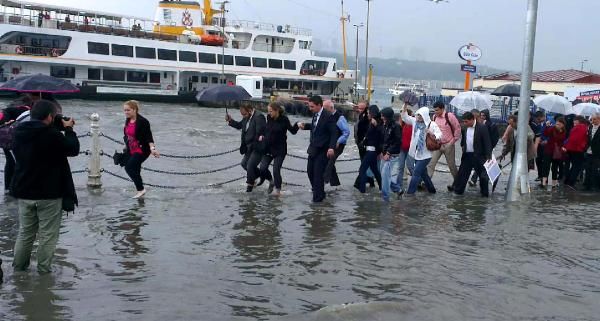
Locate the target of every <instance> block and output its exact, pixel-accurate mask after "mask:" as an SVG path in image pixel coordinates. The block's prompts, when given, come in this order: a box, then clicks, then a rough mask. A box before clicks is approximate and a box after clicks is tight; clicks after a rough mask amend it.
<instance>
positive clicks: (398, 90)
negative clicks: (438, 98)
mask: <svg viewBox="0 0 600 321" xmlns="http://www.w3.org/2000/svg"><path fill="white" fill-rule="evenodd" d="M428 89H429V86H426V85H424V84H421V83H415V82H409V81H397V82H395V83H394V85H393V86H392V87H391V88H388V92H389V93H390V94H391V95H394V96H398V95H400V94H402V93H403V92H405V91H407V90H408V91H412V92H413V93H415V94H416V95H417V96H421V95H424V94H427V90H428Z"/></svg>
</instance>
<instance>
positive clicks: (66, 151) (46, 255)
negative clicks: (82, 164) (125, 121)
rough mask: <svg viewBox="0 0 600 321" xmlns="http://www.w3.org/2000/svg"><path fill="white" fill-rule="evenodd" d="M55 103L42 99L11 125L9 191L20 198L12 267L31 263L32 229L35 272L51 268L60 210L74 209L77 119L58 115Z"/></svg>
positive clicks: (75, 197) (44, 271)
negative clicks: (72, 159)
mask: <svg viewBox="0 0 600 321" xmlns="http://www.w3.org/2000/svg"><path fill="white" fill-rule="evenodd" d="M57 110H58V106H57V105H56V104H54V103H53V102H51V101H48V100H40V101H38V102H36V103H35V104H34V105H33V107H32V108H31V113H30V117H31V119H30V121H27V122H24V123H22V124H20V125H19V126H18V127H17V128H16V129H15V140H14V147H13V153H14V155H15V160H16V167H15V175H14V177H13V180H12V184H11V192H12V194H13V196H14V197H16V198H17V199H18V212H19V235H18V236H17V242H16V244H15V250H14V261H13V267H14V269H15V271H24V270H26V269H27V268H28V267H29V262H30V258H31V249H32V246H33V242H34V241H35V238H36V234H37V235H38V238H39V246H38V250H37V261H38V272H39V273H49V272H50V271H51V265H52V258H53V256H54V250H55V248H56V243H57V242H58V235H59V229H60V223H61V217H62V211H63V210H65V211H73V210H74V209H75V206H76V205H77V195H76V193H75V186H74V184H73V177H72V176H71V169H70V166H69V161H68V160H67V157H74V156H77V155H78V154H79V140H78V139H77V135H76V134H75V132H74V131H73V126H74V125H75V121H74V120H73V119H71V118H67V117H64V116H62V115H57Z"/></svg>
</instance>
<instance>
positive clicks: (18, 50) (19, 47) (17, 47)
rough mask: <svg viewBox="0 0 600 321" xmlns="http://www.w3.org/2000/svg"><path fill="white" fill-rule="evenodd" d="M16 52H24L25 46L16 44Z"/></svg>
mask: <svg viewBox="0 0 600 321" xmlns="http://www.w3.org/2000/svg"><path fill="white" fill-rule="evenodd" d="M15 52H16V53H17V54H19V55H21V54H23V47H21V46H16V47H15Z"/></svg>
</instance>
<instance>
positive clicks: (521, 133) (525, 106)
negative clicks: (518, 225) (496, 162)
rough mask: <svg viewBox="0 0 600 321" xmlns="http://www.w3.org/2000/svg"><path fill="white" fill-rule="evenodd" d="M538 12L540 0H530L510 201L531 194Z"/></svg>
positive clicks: (508, 199) (509, 181) (508, 192)
mask: <svg viewBox="0 0 600 321" xmlns="http://www.w3.org/2000/svg"><path fill="white" fill-rule="evenodd" d="M537 13H538V0H528V5H527V24H526V27H525V48H524V50H523V70H522V73H521V95H520V98H519V119H518V123H517V144H516V150H515V155H514V158H513V162H512V163H513V166H512V170H511V172H510V178H509V180H508V188H507V190H506V201H508V202H515V201H518V200H520V199H521V197H522V195H524V194H529V169H528V166H527V132H528V130H527V128H528V126H529V124H528V121H529V100H530V97H531V74H532V73H533V58H534V53H535V30H536V26H537Z"/></svg>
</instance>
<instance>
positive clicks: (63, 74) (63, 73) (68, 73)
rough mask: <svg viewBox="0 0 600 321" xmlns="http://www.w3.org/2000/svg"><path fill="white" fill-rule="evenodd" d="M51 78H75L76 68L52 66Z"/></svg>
mask: <svg viewBox="0 0 600 321" xmlns="http://www.w3.org/2000/svg"><path fill="white" fill-rule="evenodd" d="M50 76H52V77H56V78H75V67H63V66H50Z"/></svg>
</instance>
